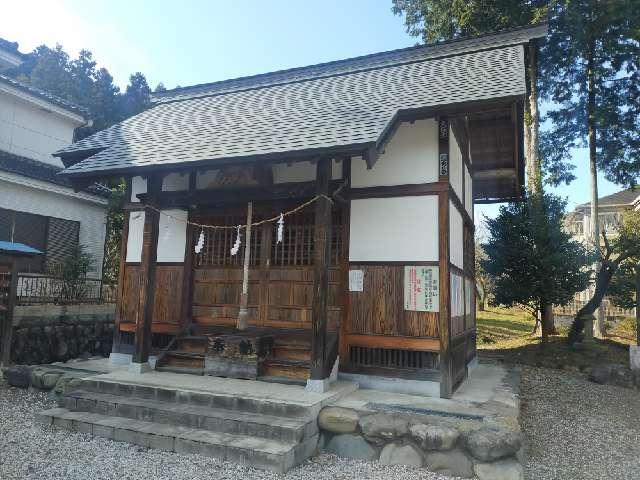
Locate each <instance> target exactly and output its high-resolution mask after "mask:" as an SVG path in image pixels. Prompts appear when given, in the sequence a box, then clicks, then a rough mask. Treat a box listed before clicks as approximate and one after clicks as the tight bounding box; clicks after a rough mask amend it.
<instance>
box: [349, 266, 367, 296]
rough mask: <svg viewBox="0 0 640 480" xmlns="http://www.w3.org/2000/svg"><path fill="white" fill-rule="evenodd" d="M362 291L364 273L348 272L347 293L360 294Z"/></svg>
mask: <svg viewBox="0 0 640 480" xmlns="http://www.w3.org/2000/svg"><path fill="white" fill-rule="evenodd" d="M363 290H364V272H363V271H362V270H349V291H350V292H362V291H363Z"/></svg>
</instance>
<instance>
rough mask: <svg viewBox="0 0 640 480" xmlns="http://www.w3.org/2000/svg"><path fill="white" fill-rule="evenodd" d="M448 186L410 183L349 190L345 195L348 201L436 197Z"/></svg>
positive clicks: (432, 183)
mask: <svg viewBox="0 0 640 480" xmlns="http://www.w3.org/2000/svg"><path fill="white" fill-rule="evenodd" d="M447 188H448V186H447V185H446V184H443V183H441V182H431V183H411V184H406V185H385V186H378V187H360V188H350V189H349V190H347V192H346V193H345V197H347V198H349V200H353V199H358V198H389V197H415V196H422V195H437V194H438V193H440V192H441V191H443V190H446V189H447Z"/></svg>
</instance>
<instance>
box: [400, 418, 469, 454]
mask: <svg viewBox="0 0 640 480" xmlns="http://www.w3.org/2000/svg"><path fill="white" fill-rule="evenodd" d="M409 431H410V432H411V436H412V437H413V439H414V440H415V441H416V443H418V445H420V446H421V447H422V448H423V449H425V450H440V451H445V450H451V449H452V448H453V447H455V446H456V443H457V442H458V438H459V437H460V432H458V430H456V429H455V428H451V427H445V426H440V425H423V424H417V425H412V426H411V427H410V428H409Z"/></svg>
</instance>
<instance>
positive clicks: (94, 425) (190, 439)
mask: <svg viewBox="0 0 640 480" xmlns="http://www.w3.org/2000/svg"><path fill="white" fill-rule="evenodd" d="M38 420H39V421H40V422H42V423H43V424H45V425H53V426H57V427H60V428H65V429H67V430H71V431H76V432H82V433H90V434H93V435H96V436H99V437H104V438H109V439H112V440H115V441H120V442H127V443H131V444H134V445H140V446H143V447H147V448H154V449H158V450H165V451H171V452H177V453H191V454H200V455H204V456H208V457H213V458H217V459H219V460H227V461H230V462H234V463H237V464H239V465H244V466H251V467H255V468H259V469H263V470H269V471H273V472H278V473H284V472H286V471H287V470H289V469H290V468H291V467H293V466H294V465H297V464H299V463H301V462H303V461H304V460H306V459H307V458H308V457H309V456H311V455H312V454H313V452H314V451H315V449H316V447H317V442H318V437H317V435H316V436H314V437H312V438H310V439H308V440H306V441H305V442H303V443H301V444H296V443H295V442H281V441H276V440H269V439H265V438H260V437H251V436H246V435H235V434H231V433H221V432H212V431H209V430H202V429H194V428H188V427H181V426H175V425H167V424H162V423H156V422H148V421H143V420H132V419H130V418H124V417H112V416H109V415H102V414H99V413H88V412H72V411H69V410H68V409H66V408H54V409H50V410H45V411H44V412H41V413H40V414H38Z"/></svg>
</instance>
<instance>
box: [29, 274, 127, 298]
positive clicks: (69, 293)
mask: <svg viewBox="0 0 640 480" xmlns="http://www.w3.org/2000/svg"><path fill="white" fill-rule="evenodd" d="M17 295H18V299H17V303H18V305H38V304H43V303H56V304H78V303H112V302H115V300H116V286H115V284H110V283H105V282H104V281H103V280H102V279H99V278H81V279H74V280H66V279H63V278H60V277H56V276H53V275H42V274H31V273H20V274H18V288H17Z"/></svg>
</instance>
